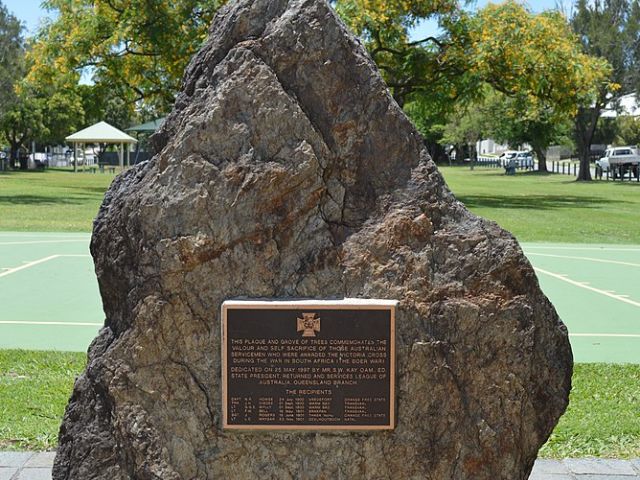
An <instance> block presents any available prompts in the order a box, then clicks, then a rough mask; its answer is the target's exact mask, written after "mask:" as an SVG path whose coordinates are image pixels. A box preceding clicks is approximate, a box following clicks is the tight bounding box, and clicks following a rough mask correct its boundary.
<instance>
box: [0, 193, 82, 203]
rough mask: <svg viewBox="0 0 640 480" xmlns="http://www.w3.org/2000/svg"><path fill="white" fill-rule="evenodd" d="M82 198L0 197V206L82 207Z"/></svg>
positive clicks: (43, 196)
mask: <svg viewBox="0 0 640 480" xmlns="http://www.w3.org/2000/svg"><path fill="white" fill-rule="evenodd" d="M85 203H87V200H86V198H83V197H65V198H62V197H49V196H46V195H0V205H82V204H85Z"/></svg>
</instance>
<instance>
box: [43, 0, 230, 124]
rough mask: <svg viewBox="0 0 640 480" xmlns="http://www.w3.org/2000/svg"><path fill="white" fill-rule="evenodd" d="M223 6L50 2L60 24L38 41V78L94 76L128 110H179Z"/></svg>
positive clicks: (138, 0)
mask: <svg viewBox="0 0 640 480" xmlns="http://www.w3.org/2000/svg"><path fill="white" fill-rule="evenodd" d="M222 3H224V2H223V0H176V1H168V0H161V1H156V2H148V1H146V0H132V1H129V0H95V1H94V0H47V1H45V2H44V6H45V7H46V8H48V9H49V10H51V11H53V12H55V14H56V15H55V17H56V18H55V20H53V21H51V22H50V23H49V24H48V25H46V26H45V27H44V28H43V29H42V30H41V31H40V32H39V34H38V36H37V41H36V43H35V45H34V48H33V58H34V65H33V67H32V73H35V74H37V72H38V71H39V70H47V69H51V68H53V69H55V70H56V71H57V72H58V73H61V74H69V73H72V72H75V73H80V72H84V73H85V75H86V74H89V73H90V74H91V76H92V77H93V80H94V81H95V83H96V84H99V85H103V86H105V87H106V88H109V89H113V90H115V91H117V92H120V94H121V98H122V99H123V100H125V101H126V102H127V103H128V104H130V105H133V104H134V103H136V102H138V103H143V104H144V107H145V108H147V109H148V110H149V111H150V112H153V113H159V114H162V113H166V112H167V111H168V110H169V109H170V107H171V105H173V101H174V96H175V94H176V93H177V91H178V89H179V86H180V80H181V78H182V75H183V72H184V69H185V67H186V65H187V63H188V62H189V60H190V59H191V57H192V56H193V54H194V53H195V52H196V51H197V49H198V48H199V46H200V45H201V43H202V42H203V41H204V39H205V38H206V35H207V29H208V27H209V24H210V23H211V20H212V18H213V15H214V14H215V12H216V10H217V9H218V8H219V6H220V5H221V4H222Z"/></svg>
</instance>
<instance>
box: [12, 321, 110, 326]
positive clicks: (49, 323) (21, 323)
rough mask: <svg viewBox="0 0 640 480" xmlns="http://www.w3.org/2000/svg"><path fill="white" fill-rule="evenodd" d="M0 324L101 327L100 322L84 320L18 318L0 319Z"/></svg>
mask: <svg viewBox="0 0 640 480" xmlns="http://www.w3.org/2000/svg"><path fill="white" fill-rule="evenodd" d="M0 325H62V326H69V327H73V326H79V327H101V326H102V325H103V324H102V323H86V322H79V323H73V322H21V321H18V320H0Z"/></svg>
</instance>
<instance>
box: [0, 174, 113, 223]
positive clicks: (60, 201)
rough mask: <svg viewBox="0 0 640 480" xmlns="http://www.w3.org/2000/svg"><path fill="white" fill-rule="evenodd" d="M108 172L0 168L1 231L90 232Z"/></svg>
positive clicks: (106, 185)
mask: <svg viewBox="0 0 640 480" xmlns="http://www.w3.org/2000/svg"><path fill="white" fill-rule="evenodd" d="M113 178H114V175H113V174H109V173H95V174H92V173H86V172H81V173H73V172H71V171H64V170H63V171H60V170H47V171H45V172H30V171H29V172H18V171H16V172H8V173H2V172H0V231H16V232H25V231H30V232H90V231H91V223H92V221H93V218H94V217H95V216H96V214H97V213H98V208H100V203H101V202H102V198H103V197H104V192H105V191H106V190H107V188H108V187H109V184H110V183H111V181H112V180H113Z"/></svg>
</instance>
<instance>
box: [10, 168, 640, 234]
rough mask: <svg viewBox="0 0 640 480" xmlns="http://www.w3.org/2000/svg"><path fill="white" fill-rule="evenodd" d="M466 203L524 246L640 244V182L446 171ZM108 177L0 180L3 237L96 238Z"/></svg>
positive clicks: (45, 175)
mask: <svg viewBox="0 0 640 480" xmlns="http://www.w3.org/2000/svg"><path fill="white" fill-rule="evenodd" d="M440 170H441V171H442V173H443V175H444V177H445V179H446V181H447V183H448V184H449V186H450V187H451V189H452V190H453V192H454V193H455V194H456V196H457V197H458V199H459V200H461V201H462V202H463V203H465V204H466V205H467V207H469V209H470V210H472V211H473V212H475V213H477V214H478V215H480V216H483V217H485V218H489V219H491V220H495V221H496V222H498V223H499V224H500V225H501V226H502V227H504V228H506V229H507V230H509V231H510V232H512V233H513V234H514V235H516V237H518V239H519V240H520V241H526V242H570V243H585V242H590V243H633V244H640V183H636V182H624V183H621V182H615V183H614V182H611V181H610V182H604V181H597V182H592V183H578V182H575V181H574V180H573V178H572V177H570V176H566V175H553V174H552V175H539V174H536V173H518V174H517V175H515V176H505V175H503V174H502V172H503V170H502V169H488V168H476V169H475V170H473V171H471V170H469V168H466V167H441V168H440ZM112 180H113V174H108V173H104V174H101V173H96V174H91V173H73V172H68V171H56V170H48V171H46V172H11V173H0V231H41V232H47V231H57V232H64V231H66V232H89V231H91V223H92V221H93V218H94V217H95V215H96V213H97V212H98V208H99V207H100V203H101V201H102V197H103V195H104V192H105V191H106V189H107V188H108V186H109V184H110V183H111V181H112Z"/></svg>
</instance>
